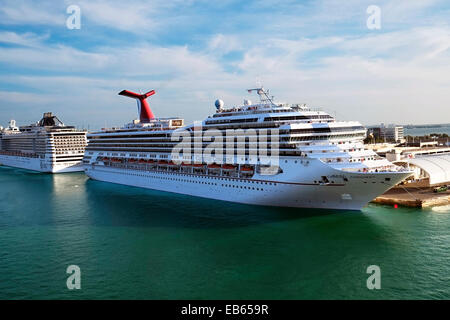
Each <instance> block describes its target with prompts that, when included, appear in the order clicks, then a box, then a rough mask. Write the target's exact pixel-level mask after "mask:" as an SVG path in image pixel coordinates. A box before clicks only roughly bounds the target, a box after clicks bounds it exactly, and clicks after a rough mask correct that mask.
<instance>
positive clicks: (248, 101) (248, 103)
mask: <svg viewBox="0 0 450 320" xmlns="http://www.w3.org/2000/svg"><path fill="white" fill-rule="evenodd" d="M251 104H252V102H251V100H248V99H245V100H244V106H249V105H251Z"/></svg>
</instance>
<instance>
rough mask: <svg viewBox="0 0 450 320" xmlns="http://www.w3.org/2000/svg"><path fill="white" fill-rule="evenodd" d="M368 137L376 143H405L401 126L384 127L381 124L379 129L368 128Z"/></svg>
mask: <svg viewBox="0 0 450 320" xmlns="http://www.w3.org/2000/svg"><path fill="white" fill-rule="evenodd" d="M368 133H369V135H370V134H372V135H373V138H374V139H375V140H376V141H377V140H378V141H380V140H382V141H384V142H397V143H402V142H404V141H405V136H404V131H403V127H402V126H396V125H389V126H387V127H386V126H384V124H381V125H380V126H379V127H369V129H368Z"/></svg>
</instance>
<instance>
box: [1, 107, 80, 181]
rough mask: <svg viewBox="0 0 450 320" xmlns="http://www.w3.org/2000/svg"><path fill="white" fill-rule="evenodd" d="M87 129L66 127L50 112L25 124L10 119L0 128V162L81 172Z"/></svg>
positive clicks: (43, 170)
mask: <svg viewBox="0 0 450 320" xmlns="http://www.w3.org/2000/svg"><path fill="white" fill-rule="evenodd" d="M86 145H87V140H86V131H79V130H77V129H75V127H73V126H66V125H64V123H63V122H61V121H60V120H59V119H58V117H56V116H54V115H53V114H52V113H51V112H47V113H44V116H43V117H42V119H41V120H40V121H39V122H37V123H34V124H31V125H27V126H21V127H17V126H16V121H15V120H11V121H10V122H9V125H8V127H6V128H4V129H2V130H1V139H0V165H4V166H10V167H17V168H22V169H28V170H33V171H39V172H49V173H63V172H75V171H83V170H84V169H83V164H82V160H83V155H84V149H85V148H86Z"/></svg>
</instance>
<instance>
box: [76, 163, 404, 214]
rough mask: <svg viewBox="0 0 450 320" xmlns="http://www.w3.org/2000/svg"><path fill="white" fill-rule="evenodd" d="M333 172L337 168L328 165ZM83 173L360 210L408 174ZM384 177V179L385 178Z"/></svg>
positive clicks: (211, 194) (198, 192)
mask: <svg viewBox="0 0 450 320" xmlns="http://www.w3.org/2000/svg"><path fill="white" fill-rule="evenodd" d="M330 170H331V171H330V172H329V173H330V174H331V173H333V172H332V171H336V170H334V169H331V168H330ZM85 172H86V174H87V175H88V176H89V177H90V178H92V179H94V180H99V181H104V182H110V183H116V184H122V185H128V186H134V187H140V188H147V189H154V190H160V191H166V192H173V193H180V194H185V195H190V196H196V197H202V198H209V199H215V200H222V201H230V202H237V203H244V204H252V205H262V206H277V207H296V208H323V209H339V210H361V208H362V207H364V206H365V205H367V203H368V202H370V201H371V200H373V199H374V198H375V197H377V196H378V195H380V194H382V193H384V192H385V191H387V190H388V189H390V188H391V187H392V186H393V185H395V184H396V183H398V182H400V181H401V180H403V179H404V178H405V177H406V176H408V175H409V173H406V174H405V173H404V174H399V173H382V174H376V175H362V174H356V173H355V174H346V177H347V179H348V182H346V183H333V184H318V183H302V182H294V181H289V182H288V181H278V180H276V179H274V178H271V180H267V177H264V176H256V177H254V178H252V179H241V178H226V177H219V176H207V175H204V176H199V175H194V174H186V173H181V172H165V171H162V172H161V171H144V170H129V169H119V168H113V167H105V166H87V167H86V170H85ZM386 178H388V179H389V183H386Z"/></svg>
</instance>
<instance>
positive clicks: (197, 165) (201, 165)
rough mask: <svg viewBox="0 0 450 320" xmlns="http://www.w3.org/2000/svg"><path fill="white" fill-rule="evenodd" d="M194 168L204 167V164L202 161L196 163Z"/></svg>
mask: <svg viewBox="0 0 450 320" xmlns="http://www.w3.org/2000/svg"><path fill="white" fill-rule="evenodd" d="M192 166H193V167H194V168H203V164H201V163H196V164H193V165H192Z"/></svg>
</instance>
